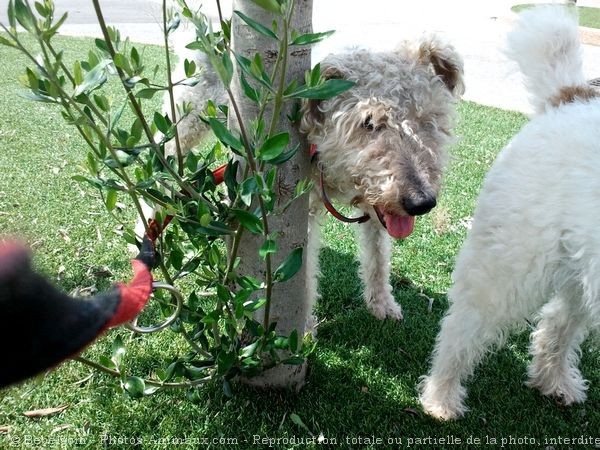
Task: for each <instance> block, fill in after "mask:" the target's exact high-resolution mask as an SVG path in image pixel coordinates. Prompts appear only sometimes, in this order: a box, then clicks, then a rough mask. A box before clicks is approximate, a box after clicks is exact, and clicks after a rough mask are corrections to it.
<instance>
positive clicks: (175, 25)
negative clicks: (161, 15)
mask: <svg viewBox="0 0 600 450" xmlns="http://www.w3.org/2000/svg"><path fill="white" fill-rule="evenodd" d="M180 23H181V17H180V16H179V13H178V12H176V13H175V14H174V15H173V18H172V19H171V21H170V22H169V23H168V25H167V34H170V33H172V32H173V31H175V30H176V29H177V28H179V24H180Z"/></svg>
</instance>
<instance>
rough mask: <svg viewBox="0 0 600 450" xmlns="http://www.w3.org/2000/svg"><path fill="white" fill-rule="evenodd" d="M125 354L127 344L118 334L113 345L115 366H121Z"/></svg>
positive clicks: (112, 355)
mask: <svg viewBox="0 0 600 450" xmlns="http://www.w3.org/2000/svg"><path fill="white" fill-rule="evenodd" d="M123 355H125V345H124V344H123V339H121V337H120V336H117V337H116V338H115V340H114V341H113V342H112V345H111V357H110V359H112V361H113V362H114V363H115V366H117V367H118V366H119V364H121V360H122V359H123Z"/></svg>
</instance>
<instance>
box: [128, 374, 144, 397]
mask: <svg viewBox="0 0 600 450" xmlns="http://www.w3.org/2000/svg"><path fill="white" fill-rule="evenodd" d="M123 387H124V388H125V390H126V391H127V393H128V394H129V395H130V396H131V397H133V398H140V397H143V396H144V390H145V389H146V383H145V382H144V380H143V379H141V378H140V377H127V379H126V380H125V383H124V384H123Z"/></svg>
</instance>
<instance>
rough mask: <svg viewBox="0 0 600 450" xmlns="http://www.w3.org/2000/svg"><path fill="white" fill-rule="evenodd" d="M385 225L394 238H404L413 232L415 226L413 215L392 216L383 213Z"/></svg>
mask: <svg viewBox="0 0 600 450" xmlns="http://www.w3.org/2000/svg"><path fill="white" fill-rule="evenodd" d="M384 219H385V226H386V228H387V231H388V233H389V234H390V236H392V237H393V238H394V239H404V238H405V237H407V236H408V235H410V234H411V233H412V232H413V228H414V227H415V217H414V216H394V215H392V214H388V213H384Z"/></svg>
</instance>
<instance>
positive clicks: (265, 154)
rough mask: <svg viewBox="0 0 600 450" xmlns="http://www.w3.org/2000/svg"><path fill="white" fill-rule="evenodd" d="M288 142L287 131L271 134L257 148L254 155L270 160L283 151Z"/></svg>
mask: <svg viewBox="0 0 600 450" xmlns="http://www.w3.org/2000/svg"><path fill="white" fill-rule="evenodd" d="M289 142H290V135H289V133H287V132H284V133H279V134H276V135H275V136H271V137H270V138H269V139H267V140H266V141H265V142H264V143H263V145H261V147H260V148H259V149H258V152H257V153H256V157H257V158H259V159H262V160H263V161H271V160H273V159H275V158H277V157H279V156H280V155H281V154H282V153H283V151H284V150H285V148H286V147H287V145H288V144H289Z"/></svg>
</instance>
